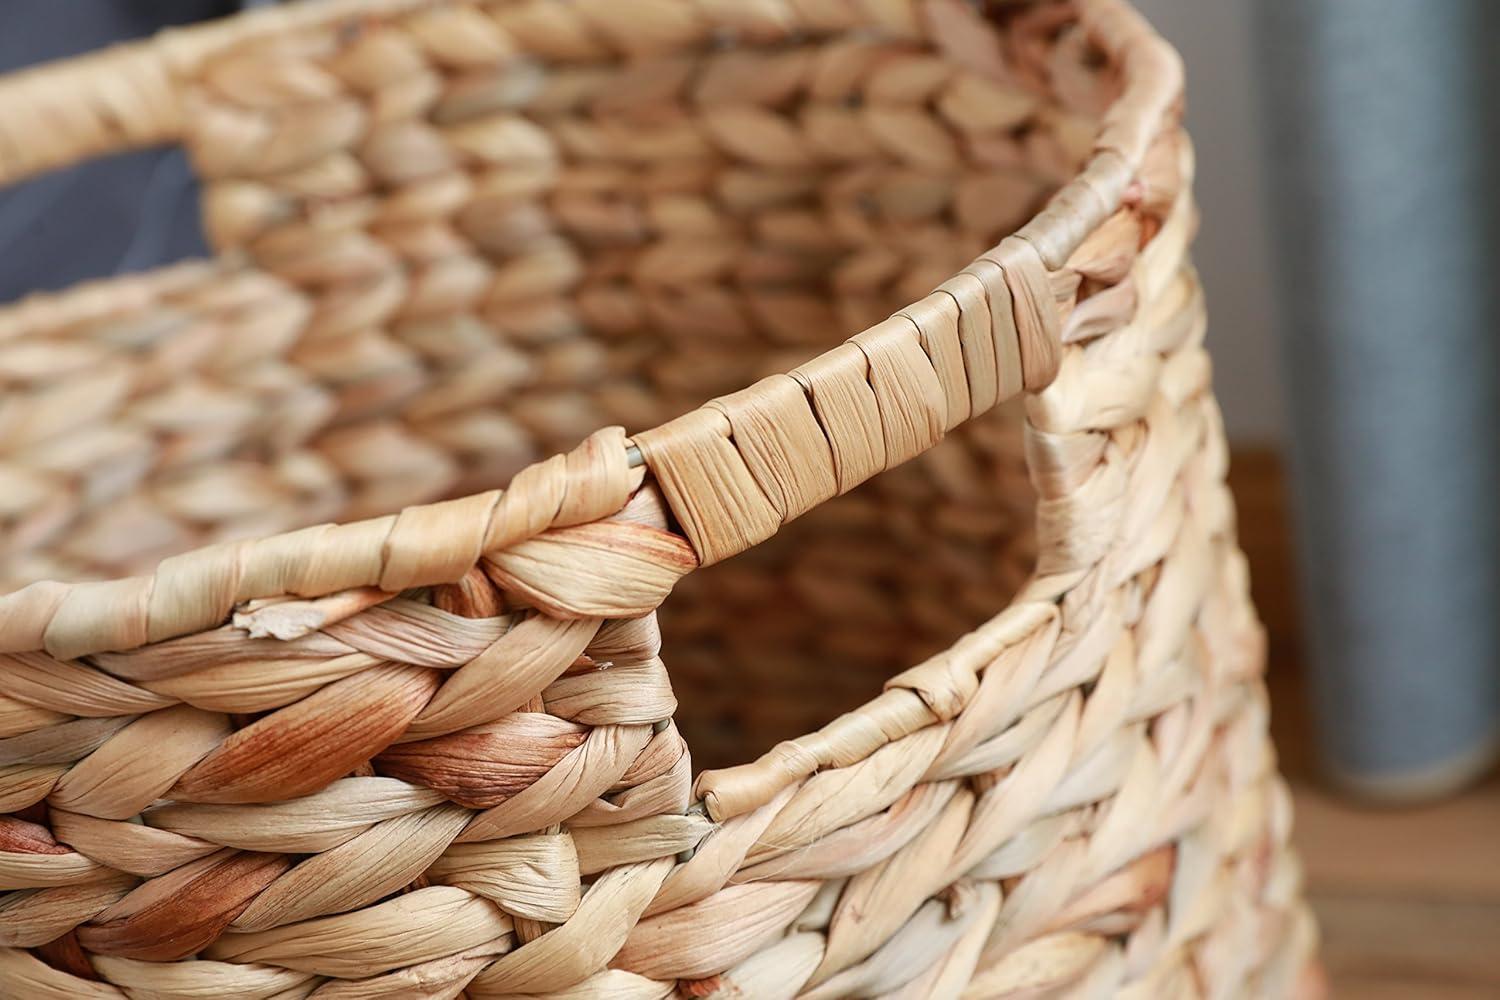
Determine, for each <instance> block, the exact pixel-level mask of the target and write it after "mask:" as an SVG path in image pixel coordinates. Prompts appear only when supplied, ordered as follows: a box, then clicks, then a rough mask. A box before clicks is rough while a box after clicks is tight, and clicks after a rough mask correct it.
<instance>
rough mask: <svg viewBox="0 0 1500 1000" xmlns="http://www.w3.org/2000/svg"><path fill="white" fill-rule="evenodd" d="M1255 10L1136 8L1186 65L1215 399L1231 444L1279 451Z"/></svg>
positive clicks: (1239, 2)
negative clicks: (1195, 156)
mask: <svg viewBox="0 0 1500 1000" xmlns="http://www.w3.org/2000/svg"><path fill="white" fill-rule="evenodd" d="M1256 2H1257V0H1136V6H1137V7H1138V8H1139V9H1140V10H1141V12H1142V13H1143V14H1145V15H1146V17H1147V18H1149V19H1150V21H1151V23H1152V24H1153V25H1155V26H1156V28H1157V30H1158V31H1160V32H1161V33H1162V34H1163V35H1165V36H1166V37H1167V39H1168V40H1170V41H1171V42H1172V43H1173V44H1174V45H1176V46H1177V48H1178V50H1179V51H1180V52H1181V53H1182V56H1183V60H1184V62H1185V63H1186V68H1187V94H1188V128H1189V130H1190V131H1191V132H1192V135H1193V143H1194V147H1195V149H1196V151H1197V156H1198V174H1197V177H1196V178H1195V180H1194V186H1195V188H1196V191H1197V195H1198V204H1199V208H1200V209H1201V210H1202V213H1203V224H1202V228H1201V229H1200V230H1199V232H1198V240H1197V243H1196V244H1195V246H1194V250H1193V255H1194V257H1195V258H1196V260H1197V262H1198V268H1199V270H1200V272H1201V275H1202V278H1203V284H1204V289H1205V293H1206V295H1207V298H1208V304H1209V336H1210V338H1211V340H1210V344H1211V346H1212V350H1213V355H1214V382H1215V389H1216V390H1217V392H1218V394H1219V402H1220V404H1221V405H1222V406H1223V408H1224V420H1225V423H1226V425H1227V426H1228V430H1229V436H1230V438H1231V440H1232V441H1233V442H1234V443H1235V444H1237V445H1241V446H1244V445H1250V446H1261V445H1273V444H1279V443H1280V442H1281V441H1282V439H1283V436H1284V434H1285V422H1286V421H1285V409H1284V401H1283V397H1282V387H1281V379H1280V375H1279V372H1278V370H1277V354H1276V350H1275V339H1276V329H1277V327H1276V324H1277V323H1279V322H1280V313H1279V312H1278V310H1277V296H1276V293H1275V290H1274V288H1273V277H1272V268H1271V259H1272V258H1271V249H1270V236H1269V223H1268V217H1269V212H1268V211H1267V208H1268V183H1267V177H1266V166H1265V148H1266V144H1265V137H1264V131H1263V128H1262V123H1261V115H1262V108H1261V106H1260V104H1261V102H1260V100H1259V93H1258V90H1257V85H1256V70H1255V30H1254V24H1253V20H1252V9H1253V7H1254V5H1255V3H1256ZM1262 2H1263V0H1262Z"/></svg>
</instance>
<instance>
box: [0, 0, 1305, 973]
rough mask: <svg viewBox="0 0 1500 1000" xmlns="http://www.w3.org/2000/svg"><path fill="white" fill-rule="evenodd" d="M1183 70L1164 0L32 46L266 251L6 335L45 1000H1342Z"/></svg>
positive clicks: (24, 316)
mask: <svg viewBox="0 0 1500 1000" xmlns="http://www.w3.org/2000/svg"><path fill="white" fill-rule="evenodd" d="M1180 82H1181V79H1180V71H1179V68H1178V63H1177V59H1176V57H1175V55H1174V54H1173V53H1172V52H1171V50H1170V49H1169V48H1167V46H1166V45H1165V44H1164V43H1163V42H1162V41H1161V40H1160V39H1159V38H1157V37H1156V36H1155V35H1154V34H1152V32H1151V31H1150V30H1149V28H1148V27H1147V26H1146V25H1145V24H1144V23H1143V22H1142V21H1141V20H1140V19H1139V18H1138V17H1137V16H1136V15H1135V14H1134V13H1133V12H1131V11H1130V10H1129V9H1128V8H1126V7H1124V6H1123V5H1122V4H1121V3H1120V2H1118V0H1064V2H1050V0H1039V2H990V3H968V2H962V0H837V2H835V0H756V2H735V0H630V2H616V0H571V2H559V0H505V2H449V3H417V2H413V0H395V2H392V0H366V2H361V3H348V2H339V0H331V2H327V3H322V4H309V5H302V6H289V7H285V8H275V9H269V10H265V11H262V12H259V13H256V14H252V15H246V16H243V17H241V18H238V19H234V20H230V21H227V22H223V23H220V24H215V25H211V26H208V27H203V28H196V29H188V30H185V31H180V32H177V33H169V34H166V35H163V36H159V37H158V38H157V39H155V40H153V41H151V42H148V43H143V44H139V45H135V46H130V47H125V48H120V49H116V50H112V51H108V52H105V53H102V54H99V55H96V56H90V57H86V58H84V59H80V60H74V61H72V62H68V63H63V64H58V65H55V66H51V67H46V68H42V69H38V70H34V71H31V72H28V73H25V74H23V75H20V76H17V77H13V78H11V79H9V80H6V81H4V82H0V180H14V179H17V178H19V177H21V176H24V175H27V174H31V173H35V172H38V171H41V170H44V169H50V168H54V167H58V166H61V165H64V164H67V163H70V162H73V161H76V160H78V159H80V158H82V157H85V156H92V155H98V154H103V153H107V152H111V151H118V150H121V149H125V148H130V147H138V146H145V145H150V144H160V143H166V142H181V143H182V144H184V145H185V146H186V148H187V149H188V150H189V152H190V154H191V156H192V159H193V162H194V164H195V166H196V169H197V171H198V173H199V176H200V177H201V179H202V182H203V189H204V199H203V204H204V214H205V220H206V229H207V231H208V233H209V235H210V238H211V240H212V242H213V243H214V245H215V246H216V248H217V253H218V258H217V259H216V260H215V261H213V262H200V263H192V264H187V265H179V266H176V267H172V268H169V269H166V270H163V271H160V272H157V273H154V274H150V275H145V276H134V277H126V278H120V279H114V280H109V281H105V282H99V283H95V284H91V285H88V286H86V287H82V288H78V289H75V290H72V291H69V292H68V293H66V294H63V295H58V296H45V297H42V296H39V297H34V298H32V299H29V300H26V301H23V302H21V303H19V304H16V305H14V306H10V307H7V308H6V309H5V310H4V311H3V312H0V392H3V396H0V518H3V520H0V526H3V533H0V590H4V591H8V593H6V594H5V596H3V597H0V678H3V683H0V812H4V813H5V814H6V815H4V816H0V890H3V894H0V946H3V948H0V995H3V996H5V997H24V998H35V997H74V996H87V997H134V998H145V997H150V998H156V1000H163V998H200V997H206V996H233V997H255V998H272V997H275V998H283V1000H284V998H292V997H307V996H316V997H320V998H324V997H329V998H331V997H361V998H365V997H387V996H391V997H397V996H399V997H444V998H451V997H458V996H467V997H471V998H476V1000H477V998H487V997H512V996H549V997H570V998H576V997H611V998H632V1000H633V998H663V997H668V996H672V995H673V994H674V991H680V992H681V993H682V994H683V995H688V996H732V997H751V998H778V997H784V998H790V997H794V996H800V997H808V998H817V997H870V996H884V997H905V998H916V997H957V996H960V995H962V996H974V997H1017V998H1019V997H1028V998H1033V997H1053V996H1069V997H1075V996H1076V997H1099V996H1108V995H1118V996H1129V997H1139V998H1157V997H1177V996H1205V997H1229V996H1253V997H1280V996H1288V995H1307V994H1310V993H1314V992H1316V991H1317V989H1318V976H1317V973H1316V971H1315V966H1314V964H1313V963H1312V960H1311V954H1312V951H1313V940H1314V931H1313V925H1312V922H1311V920H1310V919H1309V917H1308V915H1307V911H1306V909H1305V907H1304V905H1303V904H1302V902H1301V897H1300V887H1299V875H1298V867H1297V863H1296V861H1295V858H1294V857H1293V856H1292V854H1291V853H1290V851H1289V850H1288V847H1287V837H1288V829H1289V823H1290V812H1289V800H1288V797H1287V795H1286V792H1285V789H1284V787H1283V786H1282V784H1281V782H1280V781H1279V779H1278V778H1277V776H1276V773H1275V764H1274V757H1273V754H1272V751H1271V747H1270V744H1269V742H1268V740H1267V736H1266V699H1265V694H1264V690H1263V687H1262V684H1261V680H1260V674H1261V668H1262V647H1263V642H1262V637H1261V631H1260V628H1259V625H1258V624H1257V621H1256V618H1255V616H1254V612H1253V611H1252V609H1251V607H1250V604H1249V602H1248V599H1247V591H1246V573H1245V562H1244V559H1243V557H1242V556H1241V554H1240V553H1239V551H1238V550H1237V548H1236V545H1235V540H1234V525H1233V507H1232V504H1231V502H1230V498H1229V496H1228V493H1227V492H1226V489H1225V486H1224V483H1223V477H1224V470H1225V449H1224V440H1223V433H1222V429H1221V426H1220V422H1219V417H1218V414H1217V411H1216V407H1215V404H1214V401H1213V398H1212V395H1211V393H1210V389H1209V364H1208V358H1207V355H1206V354H1205V353H1204V350H1203V348H1202V338H1203V333H1204V318H1203V308H1202V297H1201V293H1200V289H1199V286H1198V283H1197V281H1196V279H1195V276H1194V273H1193V270H1192V268H1191V265H1190V264H1189V263H1188V261H1187V258H1186V257H1185V251H1186V247H1187V245H1188V242H1189V240H1190V237H1191V235H1192V231H1193V228H1194V225H1195V213H1194V208H1193V202H1192V199H1191V195H1190V193H1189V186H1188V181H1189V177H1190V174H1191V164H1192V161H1191V153H1190V150H1189V146H1188V144H1187V141H1186V139H1185V137H1184V135H1183V133H1182V131H1181V130H1180V128H1179V124H1178V121H1179V104H1180ZM1028 219H1029V221H1028ZM1012 233H1013V235H1011V234H1012ZM987 248H988V249H987ZM934 288H935V289H936V290H935V291H934V290H933V289H934ZM908 303H913V304H908ZM862 328H863V329H864V332H863V333H859V334H857V335H856V336H854V337H852V338H850V339H849V340H847V341H844V342H843V343H842V344H839V345H838V346H831V345H834V344H836V343H837V342H838V341H839V339H840V338H841V337H842V336H843V335H844V334H845V333H847V332H848V331H852V330H859V329H862ZM782 372H789V373H790V374H775V373H782ZM757 379H758V381H757ZM747 385H748V386H750V388H741V387H743V386H747ZM715 394H719V395H718V398H716V399H713V400H712V401H711V402H708V403H702V401H703V400H704V399H707V398H708V397H710V396H713V395H715ZM1007 401H1010V403H1009V404H1008V405H1001V404H1006V402H1007ZM700 404H701V405H700ZM679 414H685V415H681V416H679ZM615 424H623V425H627V426H629V427H631V428H633V429H637V431H638V432H636V433H633V434H632V435H631V436H629V437H627V436H626V433H625V431H623V430H622V429H620V428H619V427H616V426H611V425H615ZM601 426H603V427H606V428H608V429H605V430H601V431H595V430H594V429H595V428H597V427H601ZM652 427H654V429H651V430H647V429H645V428H652ZM580 440H581V441H582V442H583V443H582V444H579V443H578V442H579V441H580ZM569 449H571V450H569ZM554 451H559V452H565V453H564V454H561V455H560V456H559V457H554V458H550V459H546V460H545V461H538V459H539V458H540V457H542V456H545V455H547V454H549V453H552V452H554ZM533 463H534V464H533ZM897 466H900V468H899V469H898V468H896V467H897ZM507 481H508V483H509V485H506V486H504V488H503V489H497V488H496V487H497V486H500V485H501V484H504V483H506V482H507ZM867 481H868V482H867ZM455 498H456V499H455ZM815 508H816V509H815ZM391 511H399V513H394V514H393V513H390V512H391ZM794 519H797V520H795V522H794ZM329 521H342V522H344V523H341V524H329V523H320V522H329ZM309 525H315V526H309ZM275 532H288V533H284V534H279V535H278V534H274V533H275ZM731 557H733V558H731ZM131 574H138V575H131ZM35 580H46V581H54V582H41V583H37V582H31V581H35ZM56 581H71V582H56ZM98 581H108V582H98ZM669 594H670V595H672V596H671V600H667V598H668V595H669ZM658 608H660V612H659V617H658ZM913 664H916V665H915V666H913ZM668 665H670V668H671V675H672V679H671V682H670V683H669V679H668ZM679 698H680V699H681V701H682V702H683V704H682V706H681V710H680V711H679V704H678V700H679ZM674 716H677V718H676V721H674ZM830 719H832V720H833V721H831V722H830V721H829V720H830ZM803 733H811V735H799V734H803ZM689 746H692V747H693V748H694V750H695V752H696V753H697V764H698V766H699V768H703V767H705V766H706V767H708V768H710V769H706V770H700V771H699V773H698V774H697V776H696V779H695V778H694V775H693V766H692V764H691V763H690V760H689V754H688V747H689ZM757 755H760V756H759V757H758V759H756V758H757ZM745 760H753V763H748V764H746V763H739V764H737V765H736V762H738V761H745Z"/></svg>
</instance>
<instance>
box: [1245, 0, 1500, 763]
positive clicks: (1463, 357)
mask: <svg viewBox="0 0 1500 1000" xmlns="http://www.w3.org/2000/svg"><path fill="white" fill-rule="evenodd" d="M1496 6H1497V5H1495V4H1493V3H1492V2H1491V0H1445V2H1443V3H1411V2H1409V0H1321V2H1308V3H1263V4H1256V5H1255V7H1256V9H1257V11H1258V16H1259V19H1260V23H1259V26H1258V27H1259V33H1260V44H1261V52H1262V68H1263V76H1264V80H1265V84H1266V93H1267V97H1268V105H1267V107H1266V114H1265V121H1266V123H1267V126H1268V131H1269V134H1270V142H1271V150H1270V156H1271V180H1272V185H1273V191H1274V193H1275V199H1274V202H1275V208H1276V218H1275V220H1274V221H1275V222H1276V223H1277V226H1278V231H1277V239H1276V241H1275V245H1276V247H1277V255H1278V262H1277V263H1278V265H1279V268H1280V278H1281V283H1282V290H1283V293H1284V294H1283V296H1282V298H1283V300H1284V306H1285V317H1286V323H1285V327H1286V328H1285V330H1284V337H1283V356H1284V360H1285V372H1286V377H1287V383H1288V388H1289V391H1290V392H1289V395H1290V406H1291V416H1292V421H1291V430H1292V434H1291V437H1292V440H1291V452H1292V456H1293V459H1294V479H1295V485H1296V500H1297V512H1298V515H1299V527H1300V550H1301V558H1302V577H1301V578H1302V585H1303V588H1304V593H1303V595H1302V597H1303V602H1302V604H1303V609H1304V611H1303V618H1304V624H1305V631H1306V633H1307V634H1308V635H1309V636H1310V639H1311V650H1310V654H1311V660H1312V666H1313V668H1314V670H1313V677H1314V701H1315V709H1316V716H1317V719H1318V722H1319V736H1320V741H1321V745H1322V750H1323V753H1324V755H1325V757H1326V759H1327V761H1328V763H1329V764H1330V765H1331V766H1332V768H1333V769H1334V770H1335V771H1336V772H1338V773H1339V774H1342V775H1345V776H1348V777H1352V778H1355V779H1364V780H1366V781H1370V782H1373V783H1375V784H1376V785H1379V784H1380V783H1381V782H1385V781H1397V782H1399V781H1400V780H1401V779H1403V778H1408V777H1410V778H1417V777H1418V776H1420V775H1422V774H1424V773H1427V774H1431V775H1433V776H1434V777H1435V778H1437V779H1438V780H1441V779H1440V777H1439V775H1440V772H1441V771H1442V768H1443V767H1444V765H1446V764H1448V763H1451V762H1454V761H1457V760H1460V759H1462V758H1464V757H1465V756H1466V755H1467V756H1468V757H1469V758H1470V759H1472V758H1473V757H1474V755H1475V754H1477V753H1480V752H1481V748H1482V747H1483V746H1484V745H1485V744H1486V743H1487V741H1492V740H1493V739H1494V737H1495V734H1496V732H1497V717H1500V630H1497V621H1500V573H1497V565H1500V562H1497V556H1500V547H1497V519H1500V515H1497V506H1500V503H1497V497H1500V494H1497V485H1500V481H1497V475H1496V470H1497V464H1500V463H1497V455H1500V443H1497V434H1496V417H1497V413H1500V410H1497V406H1496V368H1497V366H1496V362H1497V360H1500V358H1497V355H1500V351H1497V340H1496V335H1497V317H1500V310H1497V308H1496V294H1495V287H1496V281H1495V279H1494V276H1493V270H1494V268H1495V267H1496V263H1497V260H1500V255H1497V252H1496V251H1497V247H1496V246H1495V234H1496V232H1497V230H1500V226H1497V225H1496V222H1497V218H1496V209H1497V206H1496V200H1495V197H1494V195H1493V194H1492V189H1493V187H1494V185H1495V184H1496V182H1497V181H1500V169H1497V148H1496V145H1495V141H1494V140H1495V114H1496V108H1495V104H1494V98H1493V95H1494V94H1495V93H1496V92H1497V91H1496V90H1495V89H1494V84H1495V82H1496V81H1495V80H1494V79H1493V77H1494V75H1495V70H1494V66H1493V64H1494V63H1495V61H1496V55H1497V52H1500V50H1497V49H1496V44H1497V43H1496V39H1497V38H1500V34H1497V27H1500V23H1497V22H1500V16H1497V14H1500V12H1497V10H1496ZM1434 769H1436V771H1434Z"/></svg>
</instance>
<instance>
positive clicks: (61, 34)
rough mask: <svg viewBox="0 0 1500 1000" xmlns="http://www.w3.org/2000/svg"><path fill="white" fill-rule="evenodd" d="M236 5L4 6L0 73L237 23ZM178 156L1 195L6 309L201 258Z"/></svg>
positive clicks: (193, 205) (151, 157)
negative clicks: (217, 22) (175, 28)
mask: <svg viewBox="0 0 1500 1000" xmlns="http://www.w3.org/2000/svg"><path fill="white" fill-rule="evenodd" d="M238 6H239V5H238V3H236V2H234V0H0V72H8V71H10V70H14V69H19V68H21V67H24V66H29V65H32V64H34V63H39V62H45V61H49V60H52V59H60V58H64V57H66V56H70V55H76V54H79V53H83V52H89V51H92V50H94V49H98V48H102V47H104V46H106V45H109V44H111V43H113V42H118V41H123V40H126V39H130V38H136V37H141V36H144V35H149V34H151V33H152V32H154V31H157V30H158V29H160V28H163V27H166V26H168V25H171V24H182V23H186V22H189V21H198V20H202V19H205V18H210V17H218V16H222V15H224V14H228V13H232V12H233V11H234V10H236V9H237V8H238ZM204 252H205V251H204V246H203V238H202V235H201V229H200V226H199V222H198V206H197V192H196V188H195V185H194V184H193V180H192V176H191V174H190V172H189V170H188V168H187V164H186V162H185V160H184V157H183V155H182V153H181V151H180V150H175V149H172V150H147V151H144V152H138V153H131V154H128V155H124V156H117V157H110V158H108V159H105V160H100V161H96V162H93V163H87V164H82V165H80V166H78V167H74V168H72V169H68V170H62V171H58V172H56V173H52V174H48V175H46V176H44V177H38V178H34V179H32V180H29V181H27V182H25V183H23V184H19V185H15V186H13V187H11V188H7V189H5V190H3V191H0V261H4V264H3V265H0V302H8V301H10V300H12V299H15V298H17V297H19V296H21V295H23V294H25V293H26V292H29V291H34V290H37V289H56V288H64V287H66V286H68V285H71V284H73V283H74V282H76V281H79V280H81V279H84V278H92V277H102V276H104V275H108V274H114V273H117V272H120V271H133V270H142V269H145V268H149V267H153V266H155V265H157V264H160V263H163V262H165V261H171V260H177V259H180V258H182V257H188V256H194V255H199V254H202V253H204Z"/></svg>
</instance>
